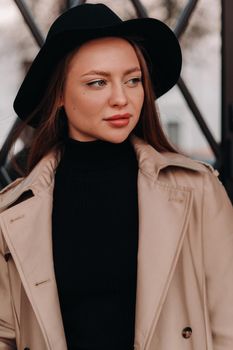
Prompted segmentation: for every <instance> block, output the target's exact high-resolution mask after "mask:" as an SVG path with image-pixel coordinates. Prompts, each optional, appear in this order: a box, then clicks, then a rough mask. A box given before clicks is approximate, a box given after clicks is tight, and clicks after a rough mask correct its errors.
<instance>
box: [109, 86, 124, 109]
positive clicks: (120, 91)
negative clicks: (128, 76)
mask: <svg viewBox="0 0 233 350" xmlns="http://www.w3.org/2000/svg"><path fill="white" fill-rule="evenodd" d="M127 103H128V97H127V94H126V91H125V87H124V85H122V83H119V84H115V85H114V86H112V89H111V95H110V98H109V104H110V105H111V106H112V107H119V108H121V107H124V106H126V105H127Z"/></svg>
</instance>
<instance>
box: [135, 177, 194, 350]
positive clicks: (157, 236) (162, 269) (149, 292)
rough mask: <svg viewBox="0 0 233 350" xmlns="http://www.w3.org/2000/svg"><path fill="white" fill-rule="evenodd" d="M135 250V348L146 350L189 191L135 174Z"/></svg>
mask: <svg viewBox="0 0 233 350" xmlns="http://www.w3.org/2000/svg"><path fill="white" fill-rule="evenodd" d="M138 198H139V225H140V226H139V250H138V275H137V276H138V277H137V301H136V326H135V348H136V349H145V350H146V349H149V348H148V346H149V344H150V341H151V339H152V337H155V334H154V330H155V327H156V323H157V321H158V318H159V315H160V312H161V308H162V305H163V303H164V300H165V297H166V293H167V290H168V287H169V283H170V281H171V278H172V275H173V272H174V269H175V266H176V262H177V259H178V256H179V252H180V249H181V246H182V242H183V239H184V236H185V231H186V227H187V223H188V219H189V214H190V208H191V203H192V192H191V190H187V189H186V190H184V189H179V188H174V187H171V186H169V185H166V184H162V183H160V182H158V181H157V180H156V181H155V179H154V178H151V177H150V176H148V175H146V174H145V173H143V172H139V177H138Z"/></svg>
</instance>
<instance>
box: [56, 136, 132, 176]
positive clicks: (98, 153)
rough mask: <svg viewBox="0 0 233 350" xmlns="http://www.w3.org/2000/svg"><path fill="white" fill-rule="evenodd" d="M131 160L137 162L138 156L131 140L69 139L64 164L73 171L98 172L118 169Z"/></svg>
mask: <svg viewBox="0 0 233 350" xmlns="http://www.w3.org/2000/svg"><path fill="white" fill-rule="evenodd" d="M130 159H131V160H134V161H135V159H136V155H135V151H134V149H133V146H132V145H131V142H130V140H129V138H127V139H126V140H125V141H123V142H121V143H112V142H108V141H103V140H95V141H85V142H83V141H78V140H75V139H72V138H67V139H66V141H65V150H64V154H63V157H62V162H63V163H64V164H67V163H68V164H69V167H72V168H73V169H80V170H81V169H83V170H85V169H88V170H91V169H92V170H98V169H100V168H102V169H103V168H113V167H117V166H119V164H121V163H125V162H127V161H130Z"/></svg>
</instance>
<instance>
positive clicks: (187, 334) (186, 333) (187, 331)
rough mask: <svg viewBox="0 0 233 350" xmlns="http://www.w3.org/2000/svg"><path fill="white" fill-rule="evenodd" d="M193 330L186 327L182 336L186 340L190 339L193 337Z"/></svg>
mask: <svg viewBox="0 0 233 350" xmlns="http://www.w3.org/2000/svg"><path fill="white" fill-rule="evenodd" d="M192 332H193V331H192V328H190V327H185V328H184V329H183V330H182V336H183V338H185V339H189V338H190V337H191V335H192Z"/></svg>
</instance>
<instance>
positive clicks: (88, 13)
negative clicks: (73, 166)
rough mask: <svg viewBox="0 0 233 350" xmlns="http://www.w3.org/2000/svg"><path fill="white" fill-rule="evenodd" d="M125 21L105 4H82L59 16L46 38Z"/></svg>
mask: <svg viewBox="0 0 233 350" xmlns="http://www.w3.org/2000/svg"><path fill="white" fill-rule="evenodd" d="M121 22H123V21H122V20H121V18H120V17H118V16H117V15H116V14H115V13H114V12H113V11H112V10H111V9H110V8H108V7H107V6H106V5H104V4H82V5H78V6H76V7H72V8H71V9H69V10H67V11H66V12H65V13H63V14H62V15H61V16H60V17H58V18H57V19H56V20H55V22H54V23H53V25H52V26H51V28H50V30H49V32H48V35H47V38H46V40H50V39H51V38H53V37H54V36H56V35H57V34H61V33H63V32H66V31H69V30H91V29H93V28H95V29H96V28H104V27H109V26H112V25H117V24H119V23H121Z"/></svg>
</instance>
